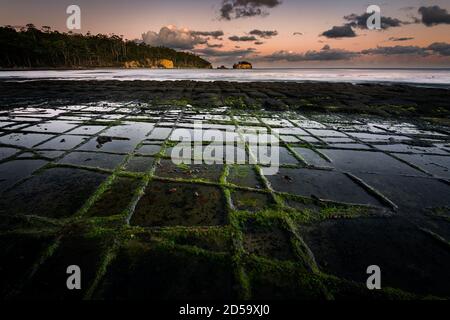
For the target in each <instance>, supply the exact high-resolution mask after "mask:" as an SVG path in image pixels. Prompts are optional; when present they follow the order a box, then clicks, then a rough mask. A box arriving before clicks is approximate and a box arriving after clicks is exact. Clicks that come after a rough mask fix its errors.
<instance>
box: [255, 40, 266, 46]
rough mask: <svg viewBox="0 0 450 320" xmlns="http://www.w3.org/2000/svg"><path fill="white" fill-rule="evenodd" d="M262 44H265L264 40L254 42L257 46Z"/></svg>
mask: <svg viewBox="0 0 450 320" xmlns="http://www.w3.org/2000/svg"><path fill="white" fill-rule="evenodd" d="M262 44H264V42H262V41H255V42H254V45H257V46H260V45H262Z"/></svg>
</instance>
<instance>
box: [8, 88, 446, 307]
mask: <svg viewBox="0 0 450 320" xmlns="http://www.w3.org/2000/svg"><path fill="white" fill-rule="evenodd" d="M1 85H2V86H7V85H6V84H4V83H3V84H1ZM60 85H61V86H64V85H65V84H64V83H61V84H60ZM80 85H81V84H80ZM103 85H107V83H104V84H103ZM124 85H125V87H126V86H127V84H126V83H125V84H124ZM147 85H149V84H147ZM184 85H186V84H184ZM220 85H221V86H224V88H225V87H227V88H228V89H229V92H232V91H233V90H235V89H236V88H235V87H236V86H237V85H230V84H226V83H221V84H220ZM177 86H178V83H175V87H177ZM198 86H200V87H202V88H203V86H206V85H203V84H199V85H198ZM256 86H263V85H262V84H260V85H256ZM34 87H36V88H38V87H39V84H26V85H24V86H23V87H22V89H23V88H28V89H27V90H34V89H33V88H34ZM156 87H157V85H155V88H156ZM200 87H196V86H194V85H193V86H192V87H189V86H188V87H187V88H188V89H186V90H188V91H191V92H192V94H194V92H195V93H196V94H197V93H198V91H200V89H201V88H200ZM144 88H146V87H145V86H143V87H142V88H138V89H140V90H144ZM261 88H263V87H261ZM261 88H260V89H261ZM287 88H290V85H287ZM293 88H294V87H293ZM293 88H291V90H293ZM374 88H376V87H374ZM374 88H372V89H374ZM248 89H249V90H250V89H251V90H253V89H255V88H254V85H251V86H249V88H248ZM17 90H21V89H20V88H18V89H17ZM224 90H225V89H224ZM286 90H287V89H286ZM367 90H369V89H367ZM380 90H381V89H380ZM392 90H394V89H392ZM138 91H139V90H138ZM280 91H281V87H280V88H279V90H278V92H277V90H275V89H274V91H273V92H271V91H269V92H268V93H267V95H268V96H269V95H271V96H272V97H270V98H274V97H275V96H279V93H280ZM155 92H156V91H155ZM155 92H153V93H154V94H156V93H155ZM227 92H228V91H227ZM405 92H407V91H405ZM247 93H248V94H250V93H251V95H252V97H253V98H254V99H256V97H258V96H259V95H258V94H257V92H253V91H252V92H247ZM288 93H289V92H285V95H287V94H288ZM405 94H406V93H405ZM4 95H5V93H2V94H1V95H0V96H4ZM402 95H403V94H401V95H400V96H402ZM161 96H163V92H161ZM168 96H170V94H169V95H168ZM287 96H288V95H287ZM93 101H95V99H93ZM16 102H18V101H16ZM228 102H229V103H230V105H227V104H225V105H224V106H221V107H216V108H215V109H211V108H205V109H204V108H197V107H195V106H191V105H188V104H189V103H188V102H186V101H183V103H181V102H180V103H178V104H177V103H172V104H167V105H164V106H159V105H158V106H155V105H154V103H150V102H136V101H132V102H130V101H128V102H118V101H114V99H113V100H109V101H101V102H92V101H91V102H78V103H71V104H68V103H66V102H61V101H59V102H56V100H51V103H44V104H43V103H35V104H30V103H29V102H23V103H22V104H21V105H16V106H15V107H11V108H8V109H4V110H2V111H0V244H1V245H0V248H1V249H0V275H1V277H0V281H1V282H0V283H1V284H2V285H1V288H2V290H1V291H0V294H1V297H2V298H9V299H23V298H67V299H82V298H85V299H86V298H87V299H89V298H98V299H126V298H149V297H151V298H156V299H161V298H163V299H171V298H177V299H182V298H191V299H192V298H198V299H212V298H228V299H231V298H255V299H258V298H261V299H262V298H279V299H287V298H293V299H302V298H304V299H349V298H358V299H359V298H363V299H411V298H414V297H419V298H424V297H427V296H436V297H449V296H450V291H449V289H448V285H446V284H447V283H448V282H449V281H450V278H449V277H450V272H449V271H448V265H449V264H450V214H449V212H450V211H449V208H450V196H449V195H450V182H449V169H450V148H449V145H450V134H449V133H450V129H449V128H448V127H446V126H445V125H444V124H436V122H435V121H428V120H426V119H419V118H410V117H408V118H404V117H403V118H395V119H394V118H392V117H384V116H374V115H356V114H346V113H325V112H299V111H292V110H290V111H284V112H278V111H277V112H273V111H270V110H259V111H250V110H238V109H236V108H235V107H236V105H235V103H236V100H229V101H228ZM318 105H320V103H318ZM230 106H233V107H230ZM200 123H201V126H202V129H203V130H208V131H207V133H206V134H204V133H205V131H203V133H201V132H200V131H199V127H198V125H199V124H200ZM180 135H181V136H183V135H187V136H188V137H189V136H190V135H192V136H191V138H192V140H191V141H186V140H184V139H183V140H182V143H183V144H185V150H186V151H188V150H189V152H187V153H186V154H183V156H176V157H173V158H172V157H171V156H172V151H173V150H174V148H175V147H176V146H178V144H179V143H180ZM213 136H214V137H215V139H213V140H214V143H213V144H211V141H212V140H211V137H213ZM216 138H217V139H216ZM266 141H271V144H270V148H267V146H266V145H265V143H264V142H266ZM215 148H217V149H215ZM220 148H222V149H223V150H222V151H221V150H220ZM191 151H192V152H191ZM213 151H214V152H213ZM267 159H269V160H270V161H269V162H267V161H266V160H267ZM71 264H79V265H80V266H81V267H82V269H83V272H85V273H84V274H85V277H83V284H82V290H80V291H77V292H76V293H73V294H72V293H70V292H69V291H68V290H66V287H65V281H66V278H67V274H66V268H67V266H68V265H71ZM369 265H379V266H380V268H381V270H382V287H383V290H381V291H376V292H375V291H369V290H367V288H366V286H365V281H366V279H367V277H368V275H367V273H366V269H367V267H368V266H369ZM389 288H393V289H389Z"/></svg>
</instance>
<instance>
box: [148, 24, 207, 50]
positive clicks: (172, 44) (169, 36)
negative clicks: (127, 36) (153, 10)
mask: <svg viewBox="0 0 450 320" xmlns="http://www.w3.org/2000/svg"><path fill="white" fill-rule="evenodd" d="M142 40H143V42H144V43H146V44H148V45H151V46H154V47H159V46H162V47H168V48H173V49H181V50H191V49H193V48H194V47H195V46H196V45H199V44H206V43H207V39H205V38H204V37H201V36H199V35H196V34H193V32H192V31H190V30H189V29H185V28H183V29H178V28H177V27H176V26H173V25H169V26H166V27H162V28H161V30H160V31H159V33H157V32H154V31H148V32H146V33H143V34H142Z"/></svg>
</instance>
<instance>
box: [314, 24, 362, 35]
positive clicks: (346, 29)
mask: <svg viewBox="0 0 450 320" xmlns="http://www.w3.org/2000/svg"><path fill="white" fill-rule="evenodd" d="M321 35H322V36H324V37H327V38H353V37H356V33H355V31H353V29H352V27H351V26H350V25H348V24H346V25H343V26H334V27H333V28H331V29H330V30H327V31H325V32H323V33H322V34H321Z"/></svg>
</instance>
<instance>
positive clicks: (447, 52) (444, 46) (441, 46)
mask: <svg viewBox="0 0 450 320" xmlns="http://www.w3.org/2000/svg"><path fill="white" fill-rule="evenodd" d="M427 49H428V50H431V51H433V52H434V53H436V54H439V55H441V56H446V57H448V56H450V44H449V43H445V42H435V43H432V44H430V45H429V46H428V48H427Z"/></svg>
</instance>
